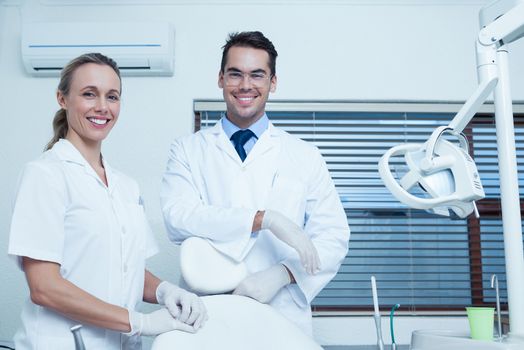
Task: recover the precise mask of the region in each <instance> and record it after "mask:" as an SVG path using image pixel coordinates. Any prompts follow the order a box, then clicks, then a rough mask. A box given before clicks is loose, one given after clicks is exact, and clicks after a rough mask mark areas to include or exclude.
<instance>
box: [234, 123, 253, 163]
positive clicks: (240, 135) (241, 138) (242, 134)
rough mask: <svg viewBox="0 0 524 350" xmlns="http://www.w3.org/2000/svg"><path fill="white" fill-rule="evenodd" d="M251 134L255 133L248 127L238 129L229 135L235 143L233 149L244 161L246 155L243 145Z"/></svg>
mask: <svg viewBox="0 0 524 350" xmlns="http://www.w3.org/2000/svg"><path fill="white" fill-rule="evenodd" d="M253 136H255V134H254V133H253V131H251V130H249V129H246V130H238V131H237V132H235V133H234V134H233V135H232V136H231V141H233V143H234V144H235V150H236V151H237V153H238V155H239V156H240V159H242V161H244V159H246V157H247V155H246V150H245V149H244V145H245V144H246V142H247V141H248V140H249V139H250V138H252V137H253ZM255 137H256V136H255Z"/></svg>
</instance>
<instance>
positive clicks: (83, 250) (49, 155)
mask: <svg viewBox="0 0 524 350" xmlns="http://www.w3.org/2000/svg"><path fill="white" fill-rule="evenodd" d="M104 167H105V170H106V176H107V180H108V184H109V185H108V187H106V186H105V184H104V183H103V182H102V181H101V180H100V178H99V177H98V175H97V174H96V173H95V171H94V170H93V168H92V167H91V166H90V165H89V164H88V163H87V161H86V160H85V159H84V158H83V157H82V155H81V154H80V152H78V150H77V149H76V148H75V147H74V146H73V145H72V144H71V143H70V142H69V141H67V140H64V139H62V140H60V141H59V142H58V143H56V144H55V145H54V147H53V148H52V149H51V150H49V151H47V152H45V153H44V154H43V155H42V156H41V157H40V158H39V159H37V160H36V161H33V162H30V163H28V164H27V165H26V167H25V169H24V171H23V173H22V176H21V178H20V182H19V187H18V193H17V197H16V201H15V205H14V212H13V218H12V222H11V232H10V237H9V249H8V250H9V254H10V255H11V256H13V257H15V258H16V259H17V261H18V262H19V263H20V261H21V257H23V256H26V257H30V258H32V259H38V260H43V261H51V262H56V263H58V264H60V274H61V275H62V277H63V278H65V279H67V280H68V281H70V282H72V283H73V284H75V285H76V286H78V287H80V288H82V289H83V290H85V291H86V292H88V293H90V294H92V295H94V296H95V297H97V298H99V299H101V300H103V301H106V302H108V303H111V304H115V305H119V306H122V307H125V308H128V309H134V308H135V306H136V304H137V303H138V302H139V301H140V300H142V298H143V291H144V271H145V270H144V269H145V260H146V258H148V257H150V256H152V255H154V254H155V253H156V252H157V250H158V249H157V246H156V243H155V241H154V238H153V236H152V233H151V230H150V228H149V225H148V223H147V220H146V217H145V214H144V210H143V207H142V205H140V203H139V189H138V186H137V184H136V182H135V181H134V180H132V179H131V178H129V177H127V176H126V175H124V174H122V173H120V172H118V171H116V170H114V169H112V168H111V167H110V166H109V165H108V164H107V162H105V161H104ZM21 318H22V327H21V328H20V329H19V330H18V331H17V333H16V335H15V337H14V341H15V347H16V349H17V350H27V349H38V350H42V349H44V350H45V349H49V350H51V349H52V350H71V349H74V347H75V345H74V340H73V335H72V333H71V331H70V328H71V327H72V326H74V325H76V324H78V322H77V321H73V320H71V319H68V318H66V317H64V316H62V315H60V314H58V313H56V312H54V311H52V310H50V309H47V308H45V307H42V306H39V305H36V304H34V303H32V302H31V300H30V299H29V298H28V299H27V300H26V301H25V304H24V306H23V310H22V315H21ZM81 332H82V336H83V339H84V343H85V345H86V348H87V349H89V350H95V349H100V350H108V349H141V343H140V337H138V336H135V337H127V336H125V335H122V334H121V333H119V332H114V331H110V330H106V329H102V328H98V327H93V326H89V325H84V326H83V328H82V331H81Z"/></svg>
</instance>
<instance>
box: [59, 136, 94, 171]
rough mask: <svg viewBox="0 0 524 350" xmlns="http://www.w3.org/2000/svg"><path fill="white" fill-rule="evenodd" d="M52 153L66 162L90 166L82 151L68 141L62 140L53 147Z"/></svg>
mask: <svg viewBox="0 0 524 350" xmlns="http://www.w3.org/2000/svg"><path fill="white" fill-rule="evenodd" d="M52 151H53V152H54V153H55V154H56V155H57V156H58V158H60V160H63V161H66V162H73V163H77V164H79V165H83V166H89V163H88V162H87V160H86V159H85V158H84V157H83V156H82V154H81V153H80V151H79V150H78V149H77V148H76V147H75V146H74V145H73V144H72V143H71V142H69V141H68V140H66V139H60V140H58V142H57V143H55V144H54V145H53V148H52Z"/></svg>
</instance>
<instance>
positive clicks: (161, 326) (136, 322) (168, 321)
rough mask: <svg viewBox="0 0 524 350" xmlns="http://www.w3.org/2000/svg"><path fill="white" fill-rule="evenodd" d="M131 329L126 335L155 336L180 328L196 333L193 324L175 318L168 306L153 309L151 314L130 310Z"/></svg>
mask: <svg viewBox="0 0 524 350" xmlns="http://www.w3.org/2000/svg"><path fill="white" fill-rule="evenodd" d="M128 312H129V324H130V325H131V331H130V332H129V333H125V334H126V335H130V336H131V335H135V334H136V335H146V336H155V335H158V334H161V333H165V332H169V331H173V330H175V329H179V330H181V331H184V332H189V333H195V332H196V329H195V328H194V327H193V326H190V325H188V324H185V323H183V322H180V321H179V320H177V319H175V318H174V317H173V316H171V314H170V313H169V311H168V310H167V309H166V308H162V309H160V310H156V311H153V312H151V313H149V314H143V313H140V312H136V311H132V310H128Z"/></svg>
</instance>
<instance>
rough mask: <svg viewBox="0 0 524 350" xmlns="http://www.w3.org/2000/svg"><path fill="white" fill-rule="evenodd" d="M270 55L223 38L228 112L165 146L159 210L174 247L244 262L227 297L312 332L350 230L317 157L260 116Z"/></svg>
mask: <svg viewBox="0 0 524 350" xmlns="http://www.w3.org/2000/svg"><path fill="white" fill-rule="evenodd" d="M276 57H277V52H276V50H275V48H274V46H273V44H272V43H271V42H270V41H269V40H268V39H267V38H266V37H264V35H263V34H262V33H260V32H242V33H237V34H232V35H230V37H229V39H228V41H227V43H226V45H225V46H224V47H223V55H222V63H221V68H220V72H219V76H218V86H219V87H220V88H221V89H222V90H223V95H224V100H225V102H226V108H227V111H226V113H225V115H224V116H223V117H222V119H221V120H220V121H219V122H218V123H217V124H216V125H215V126H214V127H212V128H209V129H205V130H201V131H199V132H197V133H196V134H194V135H190V136H188V137H183V138H181V139H179V140H176V141H175V142H174V143H173V144H172V146H171V150H170V155H169V157H170V158H169V162H168V165H167V170H166V173H165V175H164V178H163V182H162V188H161V199H162V209H163V214H164V219H165V222H166V227H167V230H168V234H169V237H170V239H171V240H172V241H173V242H175V243H180V242H182V241H183V240H184V239H186V238H188V237H192V236H198V237H203V238H205V239H207V240H209V242H210V243H211V244H212V245H213V246H214V247H215V248H216V249H217V250H219V251H220V252H222V253H224V254H225V255H227V256H229V257H231V258H232V259H234V260H235V261H244V262H245V264H246V266H247V269H248V271H249V273H250V275H249V276H248V277H247V278H245V279H244V280H243V281H242V282H241V283H240V284H239V286H238V287H237V288H236V289H235V290H234V291H233V293H234V294H240V295H245V296H248V297H251V298H254V299H256V300H258V301H260V302H262V303H268V304H269V305H271V306H273V307H274V308H275V309H277V310H278V311H280V312H281V313H282V314H283V315H284V316H286V317H287V318H288V319H290V320H291V321H293V322H295V323H296V324H297V325H298V326H299V327H301V328H302V329H303V330H304V332H306V333H307V334H310V335H311V334H312V327H311V309H310V303H311V300H312V299H313V298H314V297H315V296H316V295H317V294H318V293H319V292H320V290H321V289H322V288H323V287H324V286H325V285H326V284H327V283H328V282H329V281H330V280H331V279H332V278H333V277H334V276H335V274H336V273H337V271H338V269H339V267H340V264H341V262H342V260H343V259H344V257H345V256H346V252H347V243H348V239H349V228H348V225H347V219H346V216H345V213H344V210H343V208H342V205H341V203H340V199H339V197H338V194H337V192H336V190H335V187H334V185H333V182H332V180H331V178H330V176H329V173H328V170H327V167H326V164H325V162H324V160H323V159H322V156H321V155H320V152H319V151H318V150H317V148H315V147H314V146H312V145H309V144H307V143H306V142H304V141H302V140H300V139H298V138H296V137H294V136H291V135H290V134H288V133H286V132H285V131H283V130H280V129H278V128H276V127H274V126H273V125H272V124H271V123H270V122H269V119H268V117H267V116H266V114H265V105H266V102H267V100H268V97H269V93H270V92H274V91H275V88H276V85H277V77H276V72H275V63H276ZM246 130H249V131H246Z"/></svg>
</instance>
